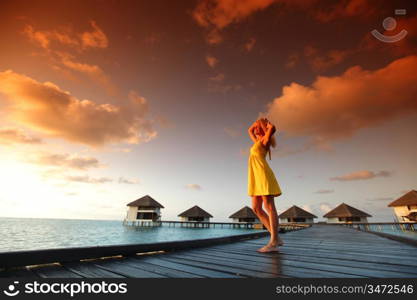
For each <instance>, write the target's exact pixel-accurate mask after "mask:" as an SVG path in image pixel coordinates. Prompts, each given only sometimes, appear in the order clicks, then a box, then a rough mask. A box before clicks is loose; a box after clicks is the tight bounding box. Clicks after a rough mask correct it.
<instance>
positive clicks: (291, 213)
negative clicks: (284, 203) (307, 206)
mask: <svg viewBox="0 0 417 300" xmlns="http://www.w3.org/2000/svg"><path fill="white" fill-rule="evenodd" d="M279 217H280V218H317V216H315V215H313V214H312V213H309V212H308V211H306V210H304V209H302V208H299V207H298V206H296V205H293V206H292V207H290V208H289V209H287V210H286V211H284V212H283V213H281V214H280V215H279Z"/></svg>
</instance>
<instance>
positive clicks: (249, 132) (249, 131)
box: [248, 121, 258, 143]
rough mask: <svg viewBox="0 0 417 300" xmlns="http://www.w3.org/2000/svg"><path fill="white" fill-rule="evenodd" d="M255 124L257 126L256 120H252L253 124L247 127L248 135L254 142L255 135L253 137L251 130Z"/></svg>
mask: <svg viewBox="0 0 417 300" xmlns="http://www.w3.org/2000/svg"><path fill="white" fill-rule="evenodd" d="M256 126H258V121H255V122H253V124H252V125H251V126H250V127H249V129H248V134H249V137H250V138H251V140H252V141H253V142H254V143H256V137H255V134H254V133H253V130H254V129H255V127H256Z"/></svg>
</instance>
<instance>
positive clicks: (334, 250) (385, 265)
mask: <svg viewBox="0 0 417 300" xmlns="http://www.w3.org/2000/svg"><path fill="white" fill-rule="evenodd" d="M242 236H243V235H242ZM281 238H282V239H283V241H284V242H285V245H284V246H282V247H280V251H279V252H277V253H258V252H256V249H258V248H259V247H261V246H262V245H264V244H265V243H266V242H267V241H268V237H267V232H258V233H253V234H249V235H247V236H246V237H243V238H242V237H240V238H238V237H235V238H232V237H228V238H216V239H207V240H200V242H195V241H194V244H193V241H188V244H187V243H185V244H184V243H181V242H169V243H158V244H159V245H158V247H157V246H155V247H154V248H152V247H149V245H148V247H147V248H146V249H145V248H143V249H142V250H141V249H139V248H138V247H136V248H135V247H133V246H135V245H133V246H132V249H130V250H129V249H124V251H122V252H123V253H124V254H123V256H120V257H112V258H107V259H94V260H86V261H79V258H80V256H82V253H77V252H74V251H69V252H67V253H65V252H62V253H61V254H60V255H64V257H66V258H67V259H66V262H63V261H62V260H61V261H60V262H59V263H55V264H50V265H47V266H32V267H24V268H17V269H16V268H8V269H6V270H3V271H1V272H0V277H34V278H36V277H44V278H63V277H64V278H66V277H69V278H94V277H100V278H103V277H104V278H112V277H119V278H123V277H135V278H203V277H205V278H207V277H210V278H232V277H234V278H236V277H238V278H239V277H242V278H243V277H257V278H277V277H326V278H335V277H344V278H347V277H355V278H359V277H371V278H383V277H385V278H415V277H417V261H416V260H415V257H416V255H417V247H414V246H411V245H407V244H404V243H401V242H398V241H394V240H390V239H386V238H384V237H380V236H377V235H374V234H370V233H367V232H363V231H357V230H355V229H353V228H348V227H345V226H331V225H313V226H312V227H309V228H306V229H302V230H297V231H291V232H287V233H285V234H282V235H281ZM221 239H223V240H221ZM201 241H206V242H205V243H204V242H201ZM173 243H174V244H173ZM175 243H176V244H175ZM153 245H155V244H153ZM136 246H138V245H136ZM115 247H116V246H115ZM158 249H159V250H160V251H157V250H158ZM64 250H65V249H64ZM102 250H103V249H101V252H100V253H101V254H103V253H106V251H104V252H103V251H102ZM107 250H108V251H109V252H107V254H108V253H112V251H111V249H107ZM113 250H114V249H113ZM145 250H146V251H145ZM39 251H48V250H39ZM39 251H38V252H39ZM49 251H52V250H49ZM90 251H94V250H90ZM96 251H98V250H96ZM150 251H152V252H150ZM116 252H117V251H116ZM145 252H147V253H145ZM113 253H114V251H113ZM7 254H10V253H6V254H5V253H0V266H2V265H3V266H4V264H5V263H6V266H9V267H11V266H12V265H13V261H14V262H20V265H22V264H25V260H26V262H27V261H30V259H32V261H33V260H37V259H39V258H42V257H43V258H45V255H41V256H38V257H36V255H35V256H34V255H30V256H25V253H21V256H15V257H10V256H7ZM32 254H33V253H32ZM43 254H47V253H46V252H44V253H43ZM92 254H93V253H90V254H89V255H90V256H91V255H92ZM51 255H52V256H53V253H49V260H51V259H54V258H51ZM96 255H98V253H96ZM55 258H56V259H58V258H59V255H58V254H56V253H55ZM58 261H59V260H58Z"/></svg>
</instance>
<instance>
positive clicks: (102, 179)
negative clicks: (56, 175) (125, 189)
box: [64, 175, 113, 184]
mask: <svg viewBox="0 0 417 300" xmlns="http://www.w3.org/2000/svg"><path fill="white" fill-rule="evenodd" d="M64 178H65V180H67V181H72V182H81V183H93V184H100V183H106V182H112V181H113V179H111V178H108V177H98V178H93V177H90V176H88V175H81V176H79V175H68V176H65V177H64Z"/></svg>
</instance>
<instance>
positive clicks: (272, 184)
mask: <svg viewBox="0 0 417 300" xmlns="http://www.w3.org/2000/svg"><path fill="white" fill-rule="evenodd" d="M266 153H267V151H266V148H265V147H264V146H263V145H262V143H261V141H260V140H259V141H257V142H256V143H254V144H253V146H252V147H251V148H250V154H249V160H248V195H249V196H261V195H273V196H275V197H276V196H279V195H281V194H282V192H281V189H280V187H279V184H278V182H277V180H276V178H275V175H274V172H273V171H272V170H271V168H270V167H269V165H268V163H267V161H266Z"/></svg>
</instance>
